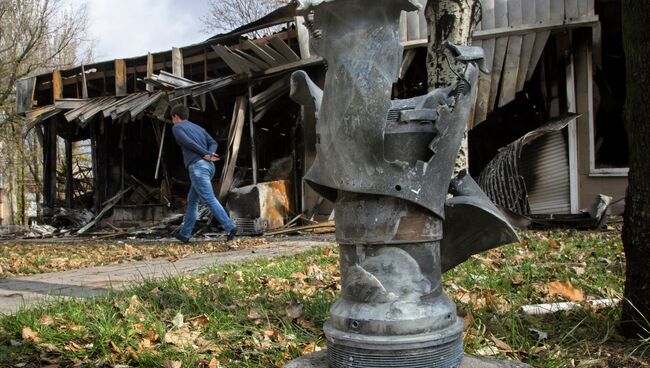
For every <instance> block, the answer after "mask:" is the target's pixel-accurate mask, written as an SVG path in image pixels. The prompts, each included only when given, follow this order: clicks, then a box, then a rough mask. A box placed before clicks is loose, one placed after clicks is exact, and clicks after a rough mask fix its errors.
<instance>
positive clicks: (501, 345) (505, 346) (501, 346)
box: [490, 335, 514, 353]
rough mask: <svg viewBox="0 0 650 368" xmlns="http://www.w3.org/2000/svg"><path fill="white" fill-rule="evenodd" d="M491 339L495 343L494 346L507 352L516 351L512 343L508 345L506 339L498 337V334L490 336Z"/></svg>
mask: <svg viewBox="0 0 650 368" xmlns="http://www.w3.org/2000/svg"><path fill="white" fill-rule="evenodd" d="M490 340H491V341H492V342H493V343H494V346H496V347H497V348H499V349H500V350H501V351H503V352H505V353H510V352H514V349H513V348H512V347H511V346H510V345H508V344H507V343H506V342H505V341H503V340H501V339H499V338H497V337H496V336H494V335H492V336H491V337H490Z"/></svg>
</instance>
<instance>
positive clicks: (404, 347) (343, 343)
mask: <svg viewBox="0 0 650 368" xmlns="http://www.w3.org/2000/svg"><path fill="white" fill-rule="evenodd" d="M328 322H329V321H328ZM328 322H326V323H325V326H324V330H325V335H326V336H327V356H328V359H329V366H330V368H383V367H399V368H458V367H460V363H461V361H462V359H463V337H462V331H463V322H462V319H460V318H458V317H457V319H456V322H455V323H453V324H452V325H450V326H449V327H447V328H445V329H443V330H440V331H437V332H435V333H430V334H421V335H406V336H368V335H360V334H354V333H346V332H343V331H339V330H336V329H334V328H333V327H332V326H331V325H330V324H329V323H328Z"/></svg>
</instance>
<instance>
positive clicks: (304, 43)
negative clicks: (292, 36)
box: [294, 16, 311, 59]
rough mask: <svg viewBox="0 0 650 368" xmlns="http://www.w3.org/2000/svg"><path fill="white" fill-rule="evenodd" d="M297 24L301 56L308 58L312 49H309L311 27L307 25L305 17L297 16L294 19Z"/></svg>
mask: <svg viewBox="0 0 650 368" xmlns="http://www.w3.org/2000/svg"><path fill="white" fill-rule="evenodd" d="M294 23H295V24H296V31H297V33H298V36H297V37H298V48H299V49H300V57H301V58H302V59H307V58H310V57H311V50H310V49H309V41H310V40H309V29H307V26H305V17H303V16H297V17H296V18H295V19H294Z"/></svg>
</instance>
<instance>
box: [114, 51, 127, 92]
mask: <svg viewBox="0 0 650 368" xmlns="http://www.w3.org/2000/svg"><path fill="white" fill-rule="evenodd" d="M126 94H127V86H126V62H125V61H124V60H123V59H115V96H125V95H126Z"/></svg>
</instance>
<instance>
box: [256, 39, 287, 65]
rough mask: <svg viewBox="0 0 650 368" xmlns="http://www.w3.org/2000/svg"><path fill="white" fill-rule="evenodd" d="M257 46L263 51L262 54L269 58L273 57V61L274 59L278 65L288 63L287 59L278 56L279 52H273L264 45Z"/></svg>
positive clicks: (280, 55)
mask: <svg viewBox="0 0 650 368" xmlns="http://www.w3.org/2000/svg"><path fill="white" fill-rule="evenodd" d="M258 46H259V48H261V49H262V50H264V52H266V53H267V54H269V55H271V57H273V59H275V60H276V61H277V62H278V63H280V65H282V64H286V63H288V62H289V60H287V58H285V57H284V56H282V54H280V53H279V52H277V51H275V50H274V49H273V48H272V47H271V46H269V45H266V44H264V43H260V44H258Z"/></svg>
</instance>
